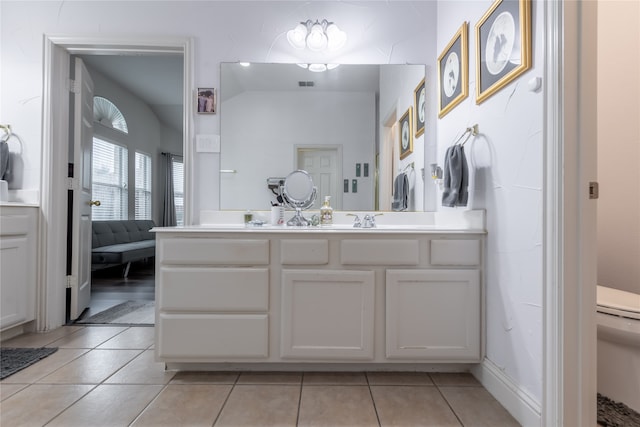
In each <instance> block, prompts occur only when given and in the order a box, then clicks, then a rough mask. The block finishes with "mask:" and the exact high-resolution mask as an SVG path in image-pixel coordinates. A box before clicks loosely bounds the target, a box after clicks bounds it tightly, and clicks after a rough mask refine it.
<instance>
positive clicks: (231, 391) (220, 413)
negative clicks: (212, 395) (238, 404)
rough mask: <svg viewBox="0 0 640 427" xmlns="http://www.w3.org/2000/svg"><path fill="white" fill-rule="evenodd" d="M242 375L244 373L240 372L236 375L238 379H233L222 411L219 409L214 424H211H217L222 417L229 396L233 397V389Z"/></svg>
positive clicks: (221, 407) (221, 408)
mask: <svg viewBox="0 0 640 427" xmlns="http://www.w3.org/2000/svg"><path fill="white" fill-rule="evenodd" d="M240 375H242V373H241V372H238V375H236V379H235V380H234V381H233V384H231V389H229V393H227V397H225V398H224V402H222V406H220V411H218V415H216V417H215V418H214V420H213V424H211V427H213V426H215V425H216V423H217V422H218V420H219V419H220V415H222V411H224V407H225V406H227V402H228V401H229V397H231V393H233V390H234V389H235V388H236V385H237V384H238V380H239V379H240Z"/></svg>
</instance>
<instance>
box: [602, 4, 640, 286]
mask: <svg viewBox="0 0 640 427" xmlns="http://www.w3.org/2000/svg"><path fill="white" fill-rule="evenodd" d="M639 22H640V1H638V0H633V1H620V0H606V1H599V2H598V182H599V183H600V199H599V200H598V284H600V285H604V286H609V287H612V288H616V289H623V290H626V291H629V292H635V293H638V294H640V262H638V261H639V260H640V167H639V165H640V27H639V26H638V23H639ZM612 64H615V66H612Z"/></svg>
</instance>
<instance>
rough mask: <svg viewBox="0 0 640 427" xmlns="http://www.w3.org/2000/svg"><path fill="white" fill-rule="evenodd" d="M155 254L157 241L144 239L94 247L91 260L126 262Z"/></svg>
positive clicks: (100, 262) (98, 262) (95, 262)
mask: <svg viewBox="0 0 640 427" xmlns="http://www.w3.org/2000/svg"><path fill="white" fill-rule="evenodd" d="M155 254H156V241H155V240H142V241H139V242H130V243H120V244H115V245H109V246H101V247H97V248H93V251H92V253H91V262H92V263H94V264H125V263H127V262H129V261H137V260H140V259H143V258H150V257H153V256H155Z"/></svg>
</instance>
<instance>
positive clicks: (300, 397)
mask: <svg viewBox="0 0 640 427" xmlns="http://www.w3.org/2000/svg"><path fill="white" fill-rule="evenodd" d="M301 374H302V375H301V378H300V393H299V394H298V412H297V413H296V427H298V424H299V423H300V407H301V406H302V387H303V386H304V372H301Z"/></svg>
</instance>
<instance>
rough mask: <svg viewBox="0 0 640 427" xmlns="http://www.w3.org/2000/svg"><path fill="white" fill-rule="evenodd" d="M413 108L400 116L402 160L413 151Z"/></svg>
mask: <svg viewBox="0 0 640 427" xmlns="http://www.w3.org/2000/svg"><path fill="white" fill-rule="evenodd" d="M411 110H412V108H411V107H409V108H408V109H407V111H406V112H405V113H404V114H403V115H402V117H400V120H399V121H398V128H399V129H400V130H399V132H400V160H402V159H404V158H405V157H407V156H408V155H409V154H411V153H413V123H412V122H413V114H412V111H411Z"/></svg>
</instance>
